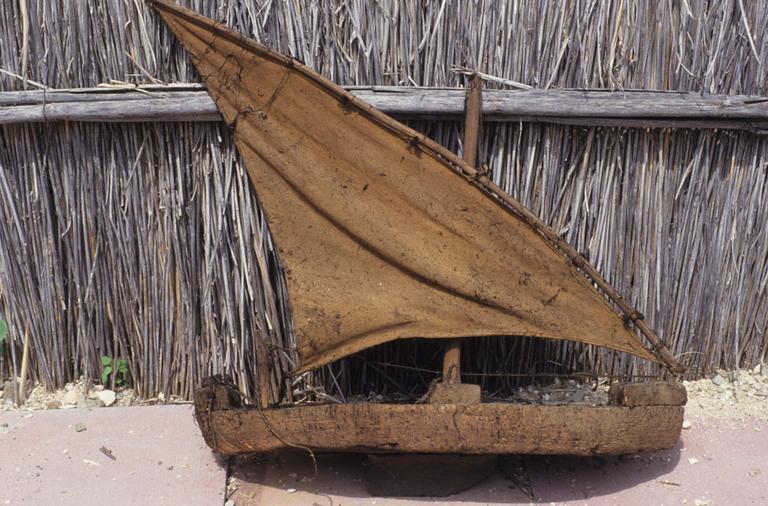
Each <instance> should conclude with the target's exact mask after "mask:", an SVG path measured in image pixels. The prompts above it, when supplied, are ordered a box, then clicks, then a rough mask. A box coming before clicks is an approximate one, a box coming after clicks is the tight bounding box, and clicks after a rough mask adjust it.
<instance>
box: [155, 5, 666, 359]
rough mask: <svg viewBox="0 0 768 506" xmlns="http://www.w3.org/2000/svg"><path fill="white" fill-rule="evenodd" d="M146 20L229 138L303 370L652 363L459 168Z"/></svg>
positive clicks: (246, 49)
mask: <svg viewBox="0 0 768 506" xmlns="http://www.w3.org/2000/svg"><path fill="white" fill-rule="evenodd" d="M154 6H155V8H156V9H157V10H158V12H159V13H160V15H161V16H162V18H163V20H164V21H165V22H166V23H167V24H168V26H169V27H170V28H171V30H172V31H173V32H174V33H175V35H176V36H177V37H178V38H179V40H180V41H181V42H182V44H183V45H184V47H185V48H186V50H187V51H188V52H189V54H190V56H191V58H192V61H193V62H194V64H195V66H196V67H197V69H198V71H199V72H200V74H201V76H202V78H203V79H204V81H205V84H206V86H207V88H208V92H209V93H210V94H211V96H212V97H213V99H214V101H215V102H216V104H217V106H218V108H219V109H220V111H221V113H222V115H223V117H224V119H225V121H226V122H227V123H228V124H230V125H231V126H233V127H234V132H235V137H236V142H237V146H238V149H239V151H240V154H241V155H242V158H243V160H244V162H245V166H246V168H247V170H248V174H249V176H250V178H251V181H252V183H253V185H254V188H255V190H256V193H257V195H258V198H259V201H260V203H261V204H262V206H263V208H264V210H265V213H266V216H267V221H268V224H269V227H270V230H271V232H272V235H273V238H274V240H275V243H276V245H277V247H278V251H279V254H280V258H281V261H282V264H283V266H284V269H285V277H286V283H287V288H288V295H289V298H290V303H291V310H292V311H291V312H292V318H293V331H294V333H295V335H296V338H297V343H298V345H297V346H298V350H297V351H298V355H299V358H300V361H301V363H300V370H307V369H310V368H313V367H317V366H320V365H323V364H326V363H328V362H330V361H333V360H336V359H338V358H341V357H344V356H347V355H349V354H351V353H354V352H357V351H360V350H362V349H365V348H368V347H371V346H374V345H377V344H380V343H384V342H387V341H391V340H394V339H401V338H416V337H422V338H457V337H470V336H487V335H500V336H537V337H543V338H552V339H569V340H573V341H579V342H583V343H589V344H594V345H599V346H605V347H608V348H613V349H615V350H620V351H626V352H629V353H633V354H635V355H638V356H640V357H643V358H647V359H652V360H653V359H654V356H653V355H652V354H651V353H650V352H649V351H648V350H647V349H646V348H645V347H644V346H643V345H642V344H641V342H640V341H639V340H638V339H637V337H636V335H635V334H634V332H632V331H631V330H630V329H629V328H628V327H627V323H628V321H629V319H627V318H624V319H623V318H622V317H621V316H620V315H619V314H618V313H617V312H616V311H615V310H614V309H613V308H612V307H611V305H610V304H609V303H608V302H607V301H606V298H605V296H604V295H603V294H602V293H600V292H598V291H597V290H596V289H595V288H593V286H592V285H591V284H590V283H589V282H588V280H587V279H586V277H585V276H584V275H583V274H582V273H580V272H579V271H578V270H577V269H576V268H575V267H574V266H573V265H572V264H571V263H570V262H569V261H568V260H566V259H565V258H564V257H563V255H562V254H561V252H560V251H558V250H557V249H556V248H555V247H554V246H553V245H552V244H551V243H550V242H549V241H547V240H546V239H545V238H543V237H542V235H541V234H540V232H537V230H535V229H534V227H532V226H531V225H530V224H529V223H527V222H526V221H525V220H523V219H521V217H520V215H518V214H516V213H514V212H512V211H511V210H510V208H509V207H508V206H505V205H503V204H502V203H501V202H500V201H499V200H498V198H496V197H494V196H493V195H492V194H490V193H488V192H487V191H485V190H483V189H482V188H480V187H479V186H478V185H477V184H474V183H473V181H471V180H468V178H467V177H466V176H465V175H462V174H461V173H459V172H458V171H456V170H455V169H456V167H461V162H460V161H459V160H458V159H457V158H456V157H455V155H453V154H452V153H449V152H448V151H447V150H445V149H443V148H441V147H438V146H436V145H435V143H432V142H431V141H428V140H426V139H425V138H424V137H423V136H421V135H419V134H417V133H416V132H415V131H413V130H411V129H409V128H407V127H405V126H404V125H401V124H399V123H397V122H396V121H394V120H392V119H391V118H388V117H386V116H385V115H383V114H382V113H379V112H378V111H375V110H373V109H372V108H370V106H368V105H367V104H364V103H362V102H360V101H359V100H358V99H356V98H354V97H353V96H352V95H350V94H348V93H347V92H346V91H345V90H343V89H342V88H340V87H338V86H336V85H334V84H333V83H331V82H329V81H327V80H325V79H324V78H322V77H320V76H318V75H317V74H315V73H314V72H312V71H311V70H309V69H308V68H306V67H305V66H303V65H302V64H300V63H298V62H296V61H295V60H292V59H289V58H287V57H284V56H282V55H279V54H277V53H275V52H273V51H270V50H268V49H266V48H265V47H263V46H261V45H259V44H257V43H256V42H254V41H251V40H249V39H246V38H245V37H243V36H241V35H240V34H238V33H236V32H234V31H232V30H229V29H226V28H224V27H222V26H221V25H220V24H216V23H214V22H213V21H212V20H209V19H207V18H204V17H202V16H199V15H197V14H195V13H193V12H191V11H188V10H185V9H181V8H179V7H177V6H175V5H173V4H169V3H166V2H162V1H161V2H155V4H154ZM517 205H519V204H517ZM665 361H666V360H665Z"/></svg>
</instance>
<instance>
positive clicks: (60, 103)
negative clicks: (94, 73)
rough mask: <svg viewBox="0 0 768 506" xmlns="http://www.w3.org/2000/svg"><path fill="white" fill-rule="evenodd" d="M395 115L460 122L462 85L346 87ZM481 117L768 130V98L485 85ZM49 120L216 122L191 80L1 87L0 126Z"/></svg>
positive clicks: (217, 117) (202, 93)
mask: <svg viewBox="0 0 768 506" xmlns="http://www.w3.org/2000/svg"><path fill="white" fill-rule="evenodd" d="M348 91H350V92H351V93H352V94H354V95H355V96H356V97H358V98H360V99H362V100H364V101H365V102H368V103H369V104H371V105H372V106H374V107H375V108H377V109H379V110H380V111H382V112H384V113H386V114H389V115H390V116H394V117H397V118H400V119H418V120H429V119H435V120H438V119H439V120H452V119H455V120H459V119H460V118H462V117H463V115H464V100H465V97H464V91H463V90H462V89H461V88H415V87H386V86H381V87H349V88H348ZM482 113H483V120H484V121H528V122H549V123H559V124H570V125H585V126H594V125H605V126H627V127H639V128H645V127H659V128H730V129H743V130H750V131H753V132H757V133H765V132H768V98H766V97H756V96H744V95H731V96H724V95H701V94H698V93H677V92H651V91H624V92H611V91H607V90H603V91H598V90H528V91H513V90H485V92H484V97H483V106H482ZM49 121H95V122H114V121H119V122H136V121H221V116H220V115H219V112H218V110H217V109H216V106H215V104H214V103H213V101H212V100H211V98H210V97H209V96H208V94H207V92H206V91H205V89H204V88H202V87H201V86H199V85H194V84H177V85H166V86H157V85H155V86H145V87H141V88H138V87H116V86H111V87H104V88H84V89H74V90H34V91H11V92H0V124H9V123H28V122H49Z"/></svg>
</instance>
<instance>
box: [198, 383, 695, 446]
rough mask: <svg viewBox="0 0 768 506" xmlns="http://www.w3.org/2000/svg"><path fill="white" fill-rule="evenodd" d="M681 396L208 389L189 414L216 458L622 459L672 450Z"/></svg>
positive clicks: (679, 423)
mask: <svg viewBox="0 0 768 506" xmlns="http://www.w3.org/2000/svg"><path fill="white" fill-rule="evenodd" d="M679 388H682V387H679ZM678 392H679V390H678ZM684 392H685V391H684V390H683V396H682V398H683V400H682V402H681V403H679V400H678V399H679V398H680V395H675V396H672V397H673V399H672V400H670V396H669V395H667V396H663V395H662V396H650V402H654V401H653V399H661V400H660V401H659V402H667V404H659V405H637V400H636V399H635V400H634V401H633V400H632V398H630V399H629V403H631V404H634V405H631V406H627V405H606V406H583V405H582V406H568V405H560V406H544V405H527V404H513V403H504V402H491V403H478V404H469V405H459V404H372V403H348V404H322V405H306V406H292V407H285V408H271V409H263V410H260V409H255V408H242V407H227V406H226V402H225V403H223V404H222V403H218V405H217V403H216V395H215V393H213V392H212V391H208V392H200V393H199V394H200V395H199V396H198V402H197V405H196V416H197V418H198V423H199V425H200V427H201V429H202V432H203V436H204V437H205V440H206V442H207V443H208V445H209V446H211V447H212V448H213V449H214V450H216V451H217V452H219V453H221V454H224V455H236V454H242V453H258V452H270V451H274V450H279V449H283V448H291V447H293V448H296V447H303V448H310V449H312V450H314V451H334V452H337V451H339V452H364V453H392V452H396V453H446V454H509V453H514V454H540V455H621V454H629V453H636V452H643V451H651V450H660V449H666V448H672V447H673V446H675V444H676V443H677V441H678V439H679V437H680V430H681V427H682V422H683V410H684V406H683V405H684V403H685V400H684ZM646 397H648V396H646ZM218 398H219V399H226V396H222V395H220V396H219V397H218ZM205 399H207V400H205Z"/></svg>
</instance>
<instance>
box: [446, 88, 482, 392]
mask: <svg viewBox="0 0 768 506" xmlns="http://www.w3.org/2000/svg"><path fill="white" fill-rule="evenodd" d="M465 109H466V112H465V118H464V161H465V162H467V163H468V164H469V165H471V166H472V167H476V166H477V147H478V146H477V145H478V139H479V137H480V121H481V119H480V116H481V112H482V110H483V79H482V78H481V77H480V76H478V75H477V74H475V75H474V76H472V80H471V81H470V82H469V87H468V88H467V101H466V108H465ZM443 382H445V383H461V340H460V339H452V340H451V341H449V342H448V346H447V348H446V350H445V355H444V356H443Z"/></svg>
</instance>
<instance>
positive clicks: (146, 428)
mask: <svg viewBox="0 0 768 506" xmlns="http://www.w3.org/2000/svg"><path fill="white" fill-rule="evenodd" d="M78 423H82V424H85V427H86V429H85V430H83V431H81V432H76V430H75V426H76V424H78ZM5 424H7V426H5ZM102 447H103V448H104V449H105V451H106V452H107V453H109V452H111V454H112V456H113V457H114V460H113V459H111V458H109V457H108V456H107V455H105V453H104V452H102V450H101V448H102ZM225 481H226V466H225V465H221V463H220V462H219V461H218V460H217V459H216V458H215V457H214V455H213V454H212V453H211V452H210V450H209V449H208V447H207V446H206V445H205V443H204V442H203V440H202V438H201V437H200V431H199V430H198V428H197V427H196V426H195V424H194V421H193V419H192V407H191V406H188V405H173V406H147V407H130V408H97V409H93V410H88V409H58V410H50V411H9V412H0V505H3V504H34V505H49V504H78V505H84V506H85V505H91V504H93V505H99V506H103V505H105V504H114V505H133V504H136V505H139V504H141V505H166V504H167V505H198V504H199V505H205V506H208V505H221V504H223V502H224V501H223V496H224V483H225Z"/></svg>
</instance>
